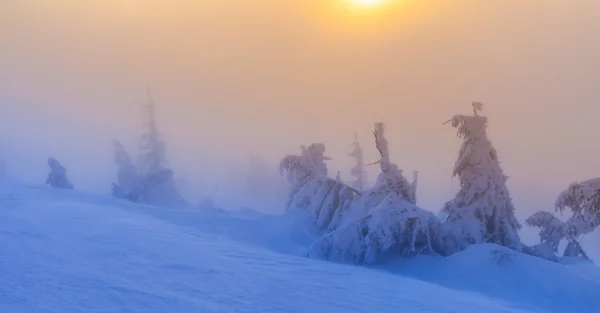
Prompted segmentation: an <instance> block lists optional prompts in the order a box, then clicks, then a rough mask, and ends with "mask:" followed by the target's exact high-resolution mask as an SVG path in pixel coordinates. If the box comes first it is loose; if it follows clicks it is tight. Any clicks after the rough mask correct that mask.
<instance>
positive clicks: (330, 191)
mask: <svg viewBox="0 0 600 313" xmlns="http://www.w3.org/2000/svg"><path fill="white" fill-rule="evenodd" d="M301 148H302V154H301V155H288V156H286V157H285V158H283V160H282V161H281V163H280V170H281V173H282V174H285V175H286V177H287V180H288V182H289V183H290V184H291V185H292V191H291V193H290V196H289V200H288V203H287V205H286V208H287V210H305V211H308V212H309V213H310V215H311V217H312V219H313V220H314V222H315V224H316V225H317V226H318V227H319V228H320V229H323V230H332V229H335V228H337V227H338V226H339V225H340V224H342V223H343V219H344V215H345V214H346V213H347V212H348V211H349V210H350V209H351V207H352V203H353V202H354V200H355V199H356V198H357V197H358V194H359V193H358V192H357V191H356V190H354V189H353V188H351V187H349V186H347V185H345V184H343V183H342V182H340V181H339V180H334V179H331V178H328V177H327V164H325V161H326V160H330V158H328V157H326V156H325V145H324V144H322V143H314V144H311V145H310V146H308V147H304V146H302V147H301Z"/></svg>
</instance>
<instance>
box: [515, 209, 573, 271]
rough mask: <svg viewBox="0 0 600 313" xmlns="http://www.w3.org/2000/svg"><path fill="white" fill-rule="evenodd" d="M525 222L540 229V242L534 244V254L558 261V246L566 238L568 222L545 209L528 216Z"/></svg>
mask: <svg viewBox="0 0 600 313" xmlns="http://www.w3.org/2000/svg"><path fill="white" fill-rule="evenodd" d="M525 224H526V225H527V226H530V227H537V228H539V229H540V233H539V236H540V243H539V244H537V245H535V246H533V250H534V254H535V255H537V256H539V257H542V258H544V259H547V260H550V261H554V262H556V261H558V246H559V245H560V242H561V240H563V239H564V238H565V234H566V229H567V224H566V223H564V222H563V221H561V220H559V219H558V218H556V217H555V216H554V215H553V214H552V213H550V212H544V211H540V212H537V213H535V214H533V215H532V216H530V217H529V218H527V220H525Z"/></svg>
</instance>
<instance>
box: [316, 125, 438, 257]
mask: <svg viewBox="0 0 600 313" xmlns="http://www.w3.org/2000/svg"><path fill="white" fill-rule="evenodd" d="M384 129H385V127H384V125H383V124H381V123H378V124H376V126H375V132H374V135H375V143H376V146H377V149H378V150H379V152H380V155H381V159H380V160H379V161H378V162H376V163H378V164H379V165H380V166H381V171H382V173H381V174H380V175H379V178H378V179H377V184H376V185H375V187H374V188H373V189H371V190H369V191H367V192H364V193H363V194H362V197H361V198H360V201H356V203H354V206H355V207H357V208H366V210H368V211H367V213H366V214H364V215H363V216H359V217H358V218H354V219H349V220H350V221H351V222H349V223H347V224H343V225H342V226H341V227H339V229H337V230H335V231H333V232H331V233H329V234H327V235H325V236H324V237H322V238H320V239H319V240H318V241H316V242H315V243H314V244H313V245H311V247H310V248H309V252H308V254H307V255H308V256H309V257H313V258H319V259H325V260H331V261H338V262H348V261H350V262H356V263H367V264H371V263H375V262H379V261H381V260H382V259H385V258H387V257H393V256H396V257H398V256H399V257H408V256H413V255H417V254H441V253H442V252H443V249H442V244H441V241H440V236H439V226H440V223H439V220H438V219H437V217H436V216H435V215H433V214H432V213H430V212H427V211H424V210H422V209H420V208H418V207H417V206H415V205H414V203H415V202H416V197H415V192H416V180H417V177H416V176H417V174H416V172H415V173H414V176H415V177H414V179H415V182H413V183H412V184H410V183H408V181H407V180H406V179H405V178H404V176H402V170H400V169H399V168H398V166H396V165H395V164H393V163H391V162H390V158H389V151H388V146H387V140H386V139H385V136H384ZM360 211H361V210H354V211H353V212H356V213H358V212H360Z"/></svg>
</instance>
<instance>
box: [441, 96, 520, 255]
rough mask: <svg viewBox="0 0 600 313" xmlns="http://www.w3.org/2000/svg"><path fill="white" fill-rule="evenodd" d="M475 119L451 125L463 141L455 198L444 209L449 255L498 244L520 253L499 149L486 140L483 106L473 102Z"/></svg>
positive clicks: (455, 119)
mask: <svg viewBox="0 0 600 313" xmlns="http://www.w3.org/2000/svg"><path fill="white" fill-rule="evenodd" d="M473 107H474V114H473V115H455V116H454V117H453V118H452V119H451V120H449V121H448V122H452V126H454V127H457V128H458V136H459V137H461V138H462V139H463V143H462V146H461V148H460V152H459V154H458V159H457V160H456V164H455V166H454V172H453V175H454V176H458V178H459V180H460V190H459V192H458V193H457V194H456V196H455V198H454V199H453V200H451V201H449V202H448V203H446V204H445V205H444V207H443V208H442V213H443V214H444V215H445V223H444V229H443V239H444V244H445V246H446V248H447V252H448V253H454V252H457V251H461V250H463V249H465V248H466V247H467V246H468V245H470V244H477V243H496V244H499V245H502V246H506V247H509V248H512V249H515V250H521V240H520V238H519V234H518V230H519V229H520V228H521V225H520V224H519V222H518V221H517V219H516V218H515V208H514V206H513V203H512V199H511V197H510V194H509V192H508V188H507V187H506V181H507V179H508V177H507V176H506V175H504V173H503V171H502V168H501V167H500V162H499V160H498V154H497V152H496V149H494V147H493V146H492V143H491V141H490V140H489V139H488V138H487V134H486V127H487V122H488V120H487V118H486V117H484V116H480V115H478V111H480V110H481V104H480V103H477V102H474V103H473Z"/></svg>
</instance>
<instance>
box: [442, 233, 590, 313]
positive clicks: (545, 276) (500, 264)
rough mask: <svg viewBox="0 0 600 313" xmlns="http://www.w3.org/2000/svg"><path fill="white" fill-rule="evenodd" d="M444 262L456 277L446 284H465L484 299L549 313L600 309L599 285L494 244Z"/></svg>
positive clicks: (576, 273) (537, 259)
mask: <svg viewBox="0 0 600 313" xmlns="http://www.w3.org/2000/svg"><path fill="white" fill-rule="evenodd" d="M445 261H448V262H451V263H453V264H452V265H450V264H447V265H448V266H451V267H452V268H453V274H451V275H450V276H456V277H447V279H448V280H452V279H456V280H459V279H460V280H462V281H468V283H465V284H466V285H468V287H467V288H469V289H473V290H476V291H478V292H480V293H483V294H486V295H490V296H494V297H498V298H503V299H508V300H510V301H512V302H520V303H524V304H525V303H528V304H530V305H534V306H536V307H538V308H541V309H544V310H548V311H550V312H565V313H566V312H580V313H581V312H590V313H591V312H597V309H598V308H599V307H600V298H598V296H597V295H598V292H597V290H599V288H600V283H599V282H597V281H593V280H590V279H589V278H588V277H584V276H583V275H581V273H578V272H577V271H574V270H572V269H571V268H569V267H568V266H565V265H562V264H557V263H554V262H550V261H547V260H544V259H541V258H538V257H533V256H530V255H526V254H523V253H520V252H516V251H514V250H511V249H509V248H506V247H502V246H499V245H496V244H479V245H472V246H470V247H468V248H467V249H465V250H464V251H462V252H459V253H456V254H454V255H452V256H449V257H448V258H446V259H445ZM596 271H597V272H599V273H600V269H596ZM586 276H587V274H586ZM448 283H450V284H452V282H448ZM463 287H464V286H463ZM582 299H586V301H581V300H582Z"/></svg>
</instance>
